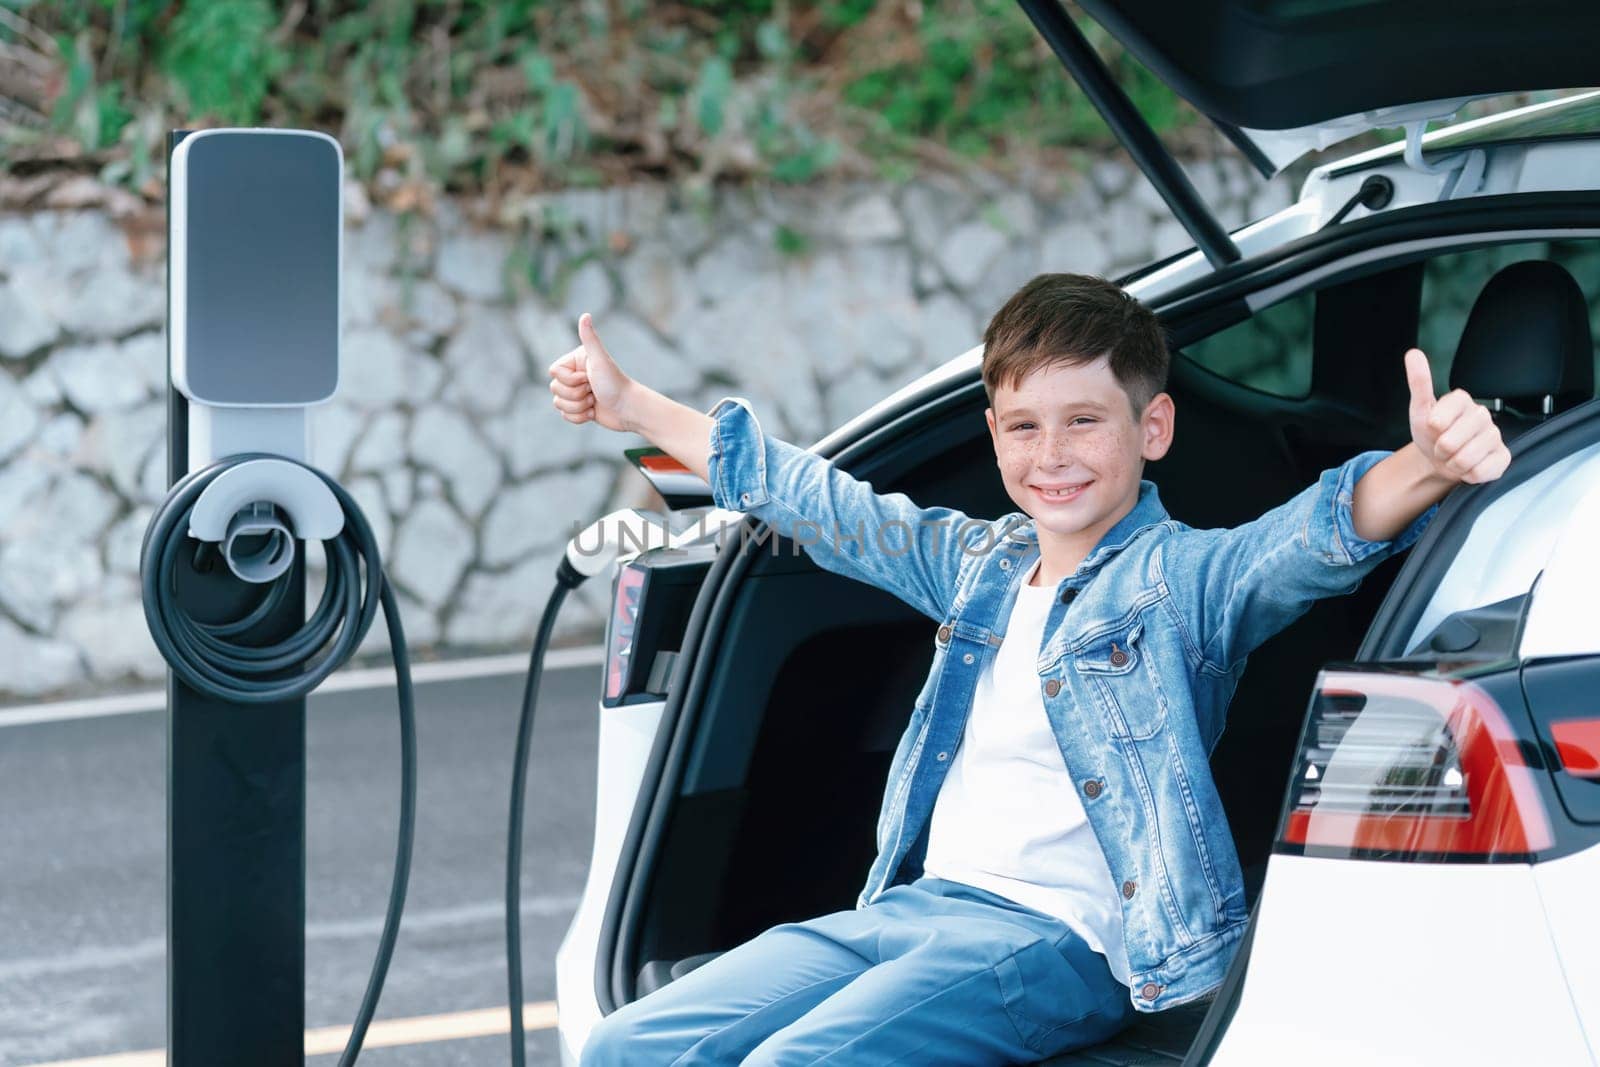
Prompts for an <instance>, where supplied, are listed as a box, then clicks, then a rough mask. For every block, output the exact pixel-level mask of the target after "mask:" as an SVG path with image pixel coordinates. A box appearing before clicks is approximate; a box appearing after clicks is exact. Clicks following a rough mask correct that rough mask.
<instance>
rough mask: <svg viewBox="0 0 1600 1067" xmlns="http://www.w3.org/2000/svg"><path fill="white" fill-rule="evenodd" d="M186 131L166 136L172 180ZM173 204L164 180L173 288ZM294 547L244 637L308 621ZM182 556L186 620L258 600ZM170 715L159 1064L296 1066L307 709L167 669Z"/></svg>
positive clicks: (218, 568) (300, 1025)
mask: <svg viewBox="0 0 1600 1067" xmlns="http://www.w3.org/2000/svg"><path fill="white" fill-rule="evenodd" d="M186 134H187V131H183V130H179V131H175V132H173V133H172V134H170V135H169V137H168V140H167V158H168V164H169V166H168V174H169V175H170V174H171V166H170V164H171V158H172V151H173V149H174V148H176V146H177V145H178V143H179V142H180V141H182V140H183V138H184V137H185V136H186ZM171 208H172V204H171V186H170V184H169V186H168V212H167V219H168V222H167V241H168V246H167V247H168V257H167V261H168V265H169V266H168V273H167V286H168V290H169V293H170V290H171V286H172V274H171V266H170V264H171V261H172V256H171V249H172V245H171V242H172V237H173V235H172V221H171V220H172V210H171ZM240 252H241V254H248V250H247V249H241V250H240ZM246 298H247V297H246ZM171 307H172V305H171V303H170V301H169V304H168V309H169V311H168V313H169V315H170V314H171ZM167 325H168V328H167V337H168V338H169V341H168V343H169V345H170V343H171V342H170V338H171V337H172V324H171V323H170V322H169V323H168V324H167ZM168 368H169V369H168V378H167V481H168V484H169V485H171V484H175V483H176V482H177V481H178V479H180V478H182V477H183V476H184V475H185V474H187V473H188V469H189V466H188V453H189V441H188V408H189V404H188V401H187V400H186V399H185V398H184V396H183V394H182V393H180V392H179V391H178V390H177V389H176V388H174V387H173V385H172V377H171V369H170V368H171V353H170V351H169V353H168ZM296 547H297V549H298V551H296V553H295V560H294V564H293V570H292V571H291V573H290V575H289V576H288V578H287V579H286V580H287V582H288V586H289V588H288V592H289V595H288V596H285V597H284V598H283V600H282V602H281V603H280V604H278V605H277V606H276V608H275V609H274V610H273V611H272V612H271V613H270V614H269V615H268V616H266V617H265V618H263V619H262V620H261V622H260V623H259V624H258V625H257V626H256V627H255V629H253V630H251V631H250V632H249V633H248V634H246V635H244V637H243V638H241V640H246V641H250V642H252V643H253V642H255V641H257V640H259V642H260V643H269V642H272V641H276V640H279V639H281V638H283V637H286V636H287V635H289V634H291V633H293V632H294V631H295V630H297V629H298V628H299V627H300V626H301V625H302V624H303V623H304V621H305V564H304V560H305V551H304V547H305V546H304V544H303V543H301V544H300V545H297V546H296ZM182 556H183V560H182V562H181V563H180V573H179V575H178V600H179V603H180V605H181V607H182V608H183V610H184V611H185V612H187V613H188V614H190V615H192V616H194V617H195V618H197V619H201V620H216V621H222V620H232V619H237V618H239V617H241V616H242V615H243V614H245V611H246V609H247V608H248V607H249V605H251V604H254V603H255V602H256V601H257V600H259V599H260V596H261V592H260V589H259V588H258V587H253V586H251V585H249V584H247V583H245V582H242V581H239V580H238V579H236V578H235V577H234V576H233V574H232V573H231V572H230V571H229V569H228V567H227V566H226V565H225V564H224V563H223V562H222V561H221V560H220V559H215V557H213V559H214V561H215V565H209V566H208V565H207V564H206V563H205V562H204V561H201V562H200V563H199V564H198V567H199V569H197V564H196V563H195V561H194V560H193V559H192V557H190V556H189V555H188V553H183V554H182ZM167 708H168V719H167V722H168V731H167V736H168V744H167V1062H168V1063H169V1064H171V1065H173V1067H201V1065H217V1064H228V1065H230V1067H253V1065H256V1064H261V1065H267V1064H271V1065H274V1067H281V1065H283V1064H301V1063H304V1062H305V1037H304V1034H305V915H306V903H305V900H306V898H305V883H306V878H305V875H306V834H305V826H306V740H305V739H306V714H305V710H306V707H305V700H304V699H303V698H302V699H297V700H286V701H282V702H279V703H273V704H232V703H228V702H225V701H220V700H216V699H214V698H211V697H207V696H205V695H203V694H201V693H198V692H196V691H195V690H194V689H192V688H190V687H189V686H187V685H185V684H183V683H182V682H181V681H179V680H178V679H177V678H176V677H175V676H174V675H173V673H172V672H171V671H170V670H169V671H168V672H167Z"/></svg>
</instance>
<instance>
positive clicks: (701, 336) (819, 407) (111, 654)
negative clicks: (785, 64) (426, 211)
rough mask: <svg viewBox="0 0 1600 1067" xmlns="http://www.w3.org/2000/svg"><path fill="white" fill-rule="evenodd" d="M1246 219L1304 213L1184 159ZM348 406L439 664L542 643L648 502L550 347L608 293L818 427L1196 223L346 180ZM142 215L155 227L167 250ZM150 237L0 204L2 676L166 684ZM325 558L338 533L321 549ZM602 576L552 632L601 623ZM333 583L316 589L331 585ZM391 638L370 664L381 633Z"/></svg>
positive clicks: (640, 191) (1116, 209) (1116, 208)
mask: <svg viewBox="0 0 1600 1067" xmlns="http://www.w3.org/2000/svg"><path fill="white" fill-rule="evenodd" d="M1192 175H1193V177H1194V179H1195V182H1196V185H1197V186H1199V187H1200V189H1201V191H1202V193H1203V194H1204V195H1206V197H1207V198H1208V200H1210V201H1211V202H1212V203H1220V204H1221V209H1220V211H1219V214H1220V215H1221V217H1222V219H1223V221H1224V222H1225V223H1226V224H1228V225H1230V226H1233V225H1238V224H1239V223H1241V222H1243V221H1244V220H1246V219H1248V218H1255V217H1259V216H1260V215H1262V214H1265V213H1267V212H1269V211H1272V210H1276V209H1277V208H1279V207H1281V206H1283V205H1284V204H1285V203H1287V201H1288V195H1289V194H1288V189H1287V187H1286V185H1285V184H1283V182H1282V180H1281V179H1280V182H1277V183H1272V184H1264V183H1262V182H1260V180H1259V179H1258V178H1257V177H1256V176H1254V175H1253V174H1247V173H1246V172H1245V171H1244V170H1243V169H1242V168H1241V167H1239V166H1237V165H1234V164H1232V163H1230V162H1228V161H1219V162H1216V163H1206V164H1201V165H1197V166H1195V167H1194V168H1192ZM346 206H347V210H346V215H347V225H348V230H347V234H346V242H345V257H346V258H345V264H344V275H343V277H344V284H345V301H344V350H343V366H342V379H341V383H340V392H339V396H338V398H337V399H336V400H335V401H333V402H332V403H330V404H327V405H324V406H322V407H319V408H317V409H316V410H315V416H314V421H313V427H314V429H313V432H314V440H315V446H314V455H313V461H314V462H315V463H316V464H317V465H318V466H320V467H322V468H323V469H325V470H328V471H330V472H334V473H336V474H337V475H338V477H339V478H340V480H341V481H342V482H343V483H344V484H345V485H346V486H348V487H349V488H350V490H351V492H352V494H353V495H354V496H355V498H356V499H357V500H358V501H359V502H360V504H361V506H362V508H363V509H364V510H365V512H366V514H367V516H368V517H369V519H370V520H371V522H372V524H373V526H374V528H375V529H376V531H377V533H378V536H379V540H380V543H381V545H382V548H383V552H384V558H385V560H386V565H387V568H388V571H389V574H390V576H391V578H392V579H393V581H394V583H395V585H396V586H397V587H398V589H399V590H400V592H401V598H400V599H401V603H402V605H403V610H404V620H405V626H406V630H407V635H408V637H409V638H410V640H411V643H412V645H413V648H414V649H415V650H416V652H417V654H418V655H419V657H421V658H427V657H428V656H430V655H456V654H464V653H468V652H473V651H507V650H520V649H523V648H525V647H527V645H528V644H529V642H530V641H531V639H532V635H533V631H534V627H535V625H536V622H537V616H538V613H539V611H540V610H541V609H542V608H543V605H544V602H545V598H546V596H547V595H548V593H549V590H550V588H551V586H552V584H553V578H552V575H553V570H554V566H555V561H556V559H557V558H558V556H559V553H560V552H561V550H562V548H563V546H564V545H565V542H566V539H567V538H568V537H569V536H570V535H571V533H572V532H573V528H574V524H582V523H587V522H589V521H591V520H592V519H594V518H596V517H598V516H600V515H602V514H604V513H606V512H607V511H609V510H611V509H613V508H617V507H624V506H630V505H637V506H651V505H652V504H655V503H658V502H659V501H658V500H657V498H655V497H654V494H653V493H652V492H651V491H650V490H649V488H648V486H647V485H646V483H645V482H644V481H643V480H642V479H641V478H639V477H638V476H637V475H636V474H635V473H634V472H632V471H631V470H630V469H625V468H624V466H623V462H622V450H623V449H624V448H626V447H632V446H636V445H639V444H643V443H644V442H643V441H642V440H641V439H639V438H637V437H634V436H632V435H623V434H615V433H612V432H610V431H607V430H604V429H601V428H600V427H598V426H595V425H592V424H591V425H586V426H582V427H577V426H573V425H571V424H570V423H567V422H565V421H563V420H562V419H561V418H560V417H559V416H558V414H557V413H556V412H555V411H554V409H553V408H552V406H551V404H550V394H549V390H548V388H547V382H548V378H547V375H546V372H545V367H546V366H547V365H548V364H549V363H550V362H551V361H552V360H554V359H555V358H556V357H557V356H559V355H561V354H563V353H564V352H566V351H567V350H569V349H570V348H572V347H574V346H575V345H576V344H577V338H576V321H577V316H578V314H579V313H580V312H582V311H585V310H587V311H592V312H593V313H594V315H595V322H596V325H597V327H598V329H599V331H600V335H601V337H602V339H603V340H604V341H605V342H606V345H607V347H608V348H609V349H610V351H611V352H612V353H613V354H614V355H615V356H616V358H617V360H618V362H619V364H620V365H621V366H622V368H623V369H624V370H625V371H627V372H628V373H630V374H632V375H634V376H636V377H638V378H639V379H641V380H642V381H645V382H647V383H648V384H650V385H651V386H652V387H654V388H656V389H659V390H661V391H662V392H664V393H667V394H669V395H671V396H674V397H676V398H678V399H681V400H683V401H684V402H685V403H688V404H690V405H693V406H696V407H698V408H700V409H701V410H709V409H710V407H711V405H712V404H713V403H715V402H716V400H717V399H719V398H720V397H722V396H726V395H742V396H747V397H749V398H750V399H751V401H752V402H753V403H754V405H755V407H756V410H757V411H758V412H759V413H760V414H761V415H762V420H763V424H764V426H765V428H766V429H768V430H769V431H770V432H773V433H775V434H777V435H778V436H780V437H783V438H785V439H787V440H791V441H795V442H797V443H800V444H810V443H811V442H812V441H814V440H816V439H817V438H819V437H821V436H822V435H823V434H824V433H826V432H827V431H828V430H829V429H831V428H832V427H834V426H836V425H838V424H839V423H841V422H842V421H844V420H845V419H847V418H849V417H851V416H852V415H855V414H857V413H858V412H860V411H861V410H863V409H865V408H866V407H868V406H870V405H871V404H872V403H874V402H875V401H877V400H878V399H880V398H881V397H883V396H885V395H887V394H888V393H889V392H892V391H893V390H894V389H896V388H898V387H899V386H900V385H902V384H904V383H905V382H906V381H908V380H910V379H911V378H912V377H914V376H916V375H918V374H920V373H921V372H922V371H924V370H926V369H929V368H931V367H934V366H937V365H938V364H940V363H942V362H944V361H945V360H947V359H949V358H951V357H952V356H955V355H958V354H960V353H961V352H962V351H964V350H966V349H967V348H968V347H970V346H971V345H973V344H975V343H977V342H978V340H979V339H980V337H981V334H982V330H983V327H984V324H985V323H986V322H987V320H988V317H989V316H990V315H991V314H993V312H994V311H995V310H996V309H997V308H998V307H999V306H1000V304H1001V303H1003V302H1004V300H1005V298H1006V297H1007V296H1009V295H1010V294H1011V293H1012V292H1013V291H1014V290H1015V289H1016V288H1017V287H1018V286H1019V285H1021V284H1022V283H1023V282H1025V281H1026V280H1027V279H1028V278H1030V277H1032V276H1033V275H1034V274H1035V273H1038V272H1040V271H1044V270H1076V271H1085V272H1091V273H1104V274H1115V273H1117V272H1119V271H1123V270H1127V269H1130V268H1133V267H1136V266H1139V265H1141V264H1142V263H1145V262H1147V261H1149V260H1150V259H1151V258H1152V257H1155V256H1160V255H1163V254H1166V253H1168V252H1171V251H1174V250H1176V249H1178V248H1181V247H1184V246H1187V245H1188V244H1189V243H1190V242H1189V240H1188V238H1187V236H1186V235H1185V234H1184V232H1183V231H1182V229H1181V228H1179V227H1178V226H1177V224H1176V223H1175V222H1173V221H1172V220H1171V218H1170V215H1169V214H1168V212H1167V210H1166V208H1165V206H1164V205H1163V203H1162V202H1161V200H1160V198H1159V197H1158V196H1157V195H1156V194H1155V191H1154V190H1153V189H1152V188H1151V187H1150V186H1149V185H1148V183H1146V182H1145V181H1144V179H1143V178H1142V177H1141V176H1139V175H1138V174H1137V172H1136V171H1133V170H1132V168H1131V167H1128V166H1124V165H1121V164H1117V163H1112V162H1100V163H1096V164H1094V165H1093V167H1092V169H1090V170H1089V172H1088V173H1086V174H1083V175H1068V176H1065V177H1060V176H1052V177H1050V178H1049V179H1048V180H1045V179H1041V178H1039V177H1037V176H1035V177H1033V178H1030V179H1024V180H1018V181H1016V182H1007V181H1002V180H1000V179H998V178H995V177H993V176H989V175H983V174H974V175H969V176H966V177H960V178H956V177H936V176H927V177H922V178H918V179H917V180H915V181H913V182H911V183H909V184H906V185H902V186H890V185H871V184H852V185H839V186H834V185H824V186H806V187H791V188H784V187H777V188H738V189H725V190H721V189H719V190H718V191H716V192H715V194H714V195H713V196H712V197H711V198H710V200H709V202H708V203H700V204H695V203H690V202H687V201H686V200H683V199H681V198H680V197H679V195H678V193H677V191H676V190H674V189H670V188H666V187H647V186H634V187H628V188H616V189H606V190H594V191H570V192H565V193H559V194H549V195H546V196H544V197H541V198H537V199H532V200H529V201H526V202H524V203H522V204H520V205H517V206H516V207H515V208H514V209H509V210H507V211H506V212H505V213H504V215H505V217H502V218H501V219H499V220H498V223H499V224H498V225H496V226H494V227H492V228H485V227H480V226H478V225H475V224H473V223H471V222H469V221H467V220H466V219H465V218H464V217H463V209H462V208H461V207H460V206H458V205H454V204H450V203H445V204H443V205H442V206H441V207H440V208H439V210H438V211H437V212H436V213H435V214H434V216H433V217H431V218H423V217H420V216H394V215H390V214H386V213H384V212H380V211H376V210H372V209H371V208H369V207H368V205H367V204H366V201H365V198H364V196H363V195H362V194H361V192H360V190H359V188H357V187H351V188H350V189H349V190H347V194H346ZM152 233H154V234H155V235H156V237H155V238H154V239H152V238H151V236H150V235H151V234H152ZM160 234H161V225H160V220H159V218H157V219H156V220H155V223H154V225H152V224H151V223H150V220H149V219H148V218H147V219H145V220H144V224H143V225H142V226H135V225H134V220H128V219H113V218H110V217H108V216H106V215H103V214H97V213H60V214H56V213H45V214H36V215H28V216H18V215H10V216H5V215H0V695H3V696H4V697H7V698H12V699H15V698H22V697H33V698H37V697H42V696H54V695H62V694H69V695H70V694H76V693H83V692H93V691H97V690H106V689H115V688H124V687H129V686H133V685H138V684H148V682H149V681H151V680H154V679H158V678H160V677H162V674H163V669H164V668H163V664H162V663H161V661H160V660H159V658H158V657H157V656H156V654H155V651H154V647H153V646H152V645H151V643H150V639H149V636H148V633H147V631H146V628H145V622H144V616H143V611H142V608H141V606H140V603H139V595H138V563H139V560H138V555H139V546H140V541H141V538H142V536H143V533H144V530H145V526H146V524H147V522H148V520H149V516H150V513H151V507H152V504H153V503H154V502H155V501H156V500H158V499H160V497H161V496H162V495H164V492H165V488H166V487H165V482H164V474H165V458H164V448H165V444H164V442H165V408H164V404H163V396H164V390H165V366H164V361H165V341H164V338H163V334H162V328H163V317H164V312H165V273H164V272H165V264H164V255H165V250H164V248H163V247H161V244H160ZM319 551H320V550H319ZM608 585H609V583H603V582H599V581H596V582H591V583H589V584H588V585H586V586H584V587H583V588H581V589H580V590H579V591H578V592H577V593H576V594H575V595H574V596H573V597H572V598H569V600H568V602H567V603H568V607H567V608H566V610H565V612H564V615H563V618H562V619H561V623H560V626H559V629H558V634H557V638H556V640H557V643H558V644H565V643H572V642H584V641H591V640H595V639H597V638H598V637H599V635H600V634H601V632H602V630H603V619H604V607H605V605H604V601H605V600H606V598H607V596H608V594H609V589H608ZM314 592H315V590H313V593H314ZM382 640H383V626H382V623H381V622H378V623H376V624H375V625H374V626H373V630H372V634H371V635H370V636H369V639H368V644H367V646H365V648H364V650H363V651H364V652H368V653H377V652H381V651H382V647H383V645H382Z"/></svg>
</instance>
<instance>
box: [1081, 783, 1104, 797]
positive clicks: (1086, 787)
mask: <svg viewBox="0 0 1600 1067" xmlns="http://www.w3.org/2000/svg"><path fill="white" fill-rule="evenodd" d="M1100 789H1101V785H1100V779H1098V778H1091V779H1089V780H1088V781H1087V782H1084V783H1083V795H1084V796H1086V797H1088V798H1089V799H1090V800H1093V799H1094V798H1095V797H1097V796H1099V795H1100Z"/></svg>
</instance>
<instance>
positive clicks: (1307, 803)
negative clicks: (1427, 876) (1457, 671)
mask: <svg viewBox="0 0 1600 1067" xmlns="http://www.w3.org/2000/svg"><path fill="white" fill-rule="evenodd" d="M1318 682H1319V685H1318V690H1317V694H1316V697H1315V698H1314V700H1313V702H1312V707H1311V714H1310V717H1309V720H1308V721H1307V724H1306V731H1305V735H1304V737H1303V739H1302V742H1301V749H1300V754H1299V759H1298V760H1297V762H1296V764H1295V778H1294V780H1293V781H1292V782H1291V783H1290V787H1289V808H1288V813H1287V818H1286V819H1285V822H1284V830H1283V838H1282V843H1284V844H1288V845H1291V846H1299V848H1301V849H1303V850H1304V851H1305V852H1307V853H1314V854H1319V855H1340V856H1350V857H1361V858H1369V859H1405V860H1450V859H1472V860H1484V859H1498V860H1505V861H1526V860H1527V859H1529V858H1530V857H1531V856H1532V855H1533V854H1534V853H1537V852H1540V851H1542V850H1545V849H1548V848H1549V847H1550V846H1551V844H1552V843H1553V837H1552V834H1551V829H1550V821H1549V818H1548V816H1547V814H1546V812H1545V807H1544V802H1543V800H1541V798H1540V796H1539V787H1538V783H1537V781H1536V779H1535V777H1534V773H1535V771H1534V769H1533V768H1530V767H1529V766H1528V764H1527V761H1526V760H1525V759H1524V757H1523V750H1522V743H1521V739H1520V738H1518V736H1517V733H1516V731H1515V730H1514V729H1512V727H1511V724H1510V722H1509V721H1508V720H1507V718H1506V715H1505V713H1504V712H1503V711H1502V710H1501V709H1500V707H1499V706H1498V705H1496V703H1495V702H1494V699H1493V698H1492V697H1490V696H1489V694H1488V693H1487V692H1485V691H1484V690H1483V689H1482V688H1481V687H1479V686H1477V685H1475V684H1474V683H1472V682H1470V681H1464V680H1459V679H1441V678H1418V677H1411V676H1407V675H1399V674H1381V673H1370V674H1369V673H1361V672H1353V671H1324V672H1323V673H1322V675H1321V676H1320V677H1319V679H1318Z"/></svg>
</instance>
